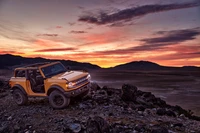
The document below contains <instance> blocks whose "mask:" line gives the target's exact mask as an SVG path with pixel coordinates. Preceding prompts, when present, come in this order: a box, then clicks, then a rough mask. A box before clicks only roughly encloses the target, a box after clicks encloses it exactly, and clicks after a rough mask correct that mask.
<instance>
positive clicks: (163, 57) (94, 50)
mask: <svg viewBox="0 0 200 133" xmlns="http://www.w3.org/2000/svg"><path fill="white" fill-rule="evenodd" d="M199 12H200V2H199V1H198V0H182V1H181V2H180V1H179V0H173V1H160V0H149V1H139V0H135V1H132V0H115V1H113V0H102V1H98V0H95V1H94V0H85V1H81V0H77V1H65V0H60V1H54V0H49V1H48V2H47V1H40V0H34V1H27V0H15V1H12V0H1V1H0V54H12V55H19V56H22V57H33V58H34V57H41V58H46V59H58V60H62V59H64V60H72V61H78V62H88V63H91V64H95V65H98V66H100V67H102V68H109V67H114V66H117V65H120V64H125V63H129V62H132V61H150V62H155V63H157V64H159V65H162V66H175V67H181V66H198V67H199V66H200V16H199Z"/></svg>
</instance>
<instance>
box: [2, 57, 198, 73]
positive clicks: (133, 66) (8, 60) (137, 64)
mask: <svg viewBox="0 0 200 133" xmlns="http://www.w3.org/2000/svg"><path fill="white" fill-rule="evenodd" d="M55 61H60V62H62V63H63V64H64V65H65V66H68V67H69V68H70V69H84V70H94V69H101V67H99V66H98V65H94V64H91V63H83V62H77V61H71V60H57V59H45V58H41V57H36V58H27V57H22V56H16V55H11V54H3V55H0V69H14V68H16V67H20V66H24V65H28V64H33V63H39V62H55ZM107 69H112V70H200V67H196V66H183V67H171V66H170V67H169V66H161V65H159V64H156V63H153V62H149V61H133V62H129V63H125V64H120V65H117V66H115V67H111V68H107Z"/></svg>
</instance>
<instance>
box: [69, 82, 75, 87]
mask: <svg viewBox="0 0 200 133" xmlns="http://www.w3.org/2000/svg"><path fill="white" fill-rule="evenodd" d="M75 84H76V83H73V82H69V83H68V88H73V87H74V85H75Z"/></svg>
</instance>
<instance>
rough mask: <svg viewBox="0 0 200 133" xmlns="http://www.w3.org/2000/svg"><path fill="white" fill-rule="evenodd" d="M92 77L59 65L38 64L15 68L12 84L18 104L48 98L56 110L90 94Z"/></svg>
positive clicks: (57, 63) (84, 72)
mask: <svg viewBox="0 0 200 133" xmlns="http://www.w3.org/2000/svg"><path fill="white" fill-rule="evenodd" d="M90 79H91V77H90V74H89V73H88V72H86V71H72V70H68V69H66V68H65V67H64V65H63V64H61V63H60V62H53V63H37V64H32V65H28V66H26V67H21V68H16V69H15V70H14V76H13V77H11V79H10V81H9V84H10V86H11V90H12V93H13V98H14V99H15V102H16V103H17V104H18V105H24V104H26V103H27V102H28V97H48V99H49V103H50V104H51V105H52V107H53V108H57V109H60V108H65V107H67V106H68V105H69V103H70V98H71V97H77V96H84V95H86V94H87V93H88V92H89V86H90Z"/></svg>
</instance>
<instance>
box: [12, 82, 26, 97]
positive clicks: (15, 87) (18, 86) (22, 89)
mask: <svg viewBox="0 0 200 133" xmlns="http://www.w3.org/2000/svg"><path fill="white" fill-rule="evenodd" d="M15 89H19V90H21V91H22V92H23V93H24V94H25V95H27V93H26V91H25V90H24V88H23V87H22V86H21V85H19V84H16V85H14V86H13V87H12V88H11V90H12V91H14V90H15Z"/></svg>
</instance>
